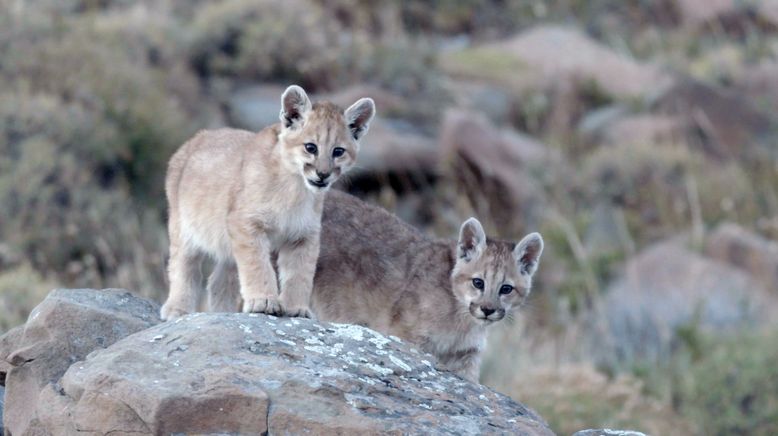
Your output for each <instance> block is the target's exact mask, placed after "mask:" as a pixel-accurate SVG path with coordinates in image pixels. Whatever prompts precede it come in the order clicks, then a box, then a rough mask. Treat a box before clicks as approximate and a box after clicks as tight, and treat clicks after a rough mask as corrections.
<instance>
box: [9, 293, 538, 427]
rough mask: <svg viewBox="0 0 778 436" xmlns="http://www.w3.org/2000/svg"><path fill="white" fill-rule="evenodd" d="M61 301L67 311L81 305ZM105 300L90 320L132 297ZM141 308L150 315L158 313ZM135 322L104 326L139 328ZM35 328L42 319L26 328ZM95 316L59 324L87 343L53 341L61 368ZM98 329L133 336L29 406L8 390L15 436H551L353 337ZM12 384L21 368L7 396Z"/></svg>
mask: <svg viewBox="0 0 778 436" xmlns="http://www.w3.org/2000/svg"><path fill="white" fill-rule="evenodd" d="M57 292H58V293H59V295H58V297H59V298H60V300H61V304H62V305H63V306H65V308H67V307H69V306H72V305H74V303H73V302H72V301H71V300H72V298H65V297H67V294H64V295H63V291H57ZM76 292H79V293H84V292H86V291H76ZM84 296H88V297H89V298H88V299H89V300H92V299H98V298H101V293H99V292H98V291H91V292H90V293H87V294H84ZM105 296H107V299H109V300H113V302H112V303H110V304H99V303H98V304H96V305H97V306H98V307H90V306H89V303H88V302H84V306H86V307H87V309H88V310H85V311H84V313H85V314H89V313H92V312H100V310H99V307H103V306H107V308H108V310H109V311H110V310H111V308H116V306H117V304H118V303H117V300H121V299H123V298H127V296H123V295H121V294H113V295H112V294H110V293H106V294H105ZM129 298H134V297H129ZM53 300H54V299H53V298H51V297H49V298H48V299H47V301H48V303H45V304H46V306H44V305H42V306H44V307H43V308H46V307H48V306H51V305H52V304H53V303H54V301H53ZM138 309H140V310H139V312H142V313H146V314H148V315H152V314H154V313H156V307H155V306H153V305H151V304H147V307H138ZM68 310H71V309H68ZM127 310H128V311H129V312H130V313H122V312H121V311H112V312H111V313H110V314H109V316H107V317H106V319H111V318H112V319H113V322H115V323H118V324H121V323H122V322H123V320H125V319H127V318H128V319H134V318H136V317H137V315H138V314H137V313H134V312H133V309H132V308H130V307H128V308H127ZM36 313H37V315H36ZM64 313H67V311H65V312H64ZM41 316H45V313H44V312H43V311H42V310H41V307H39V308H38V309H36V311H35V312H34V313H33V315H32V316H31V321H30V322H34V321H35V320H36V319H37V318H39V317H41ZM154 316H155V315H154ZM49 318H50V323H49V325H51V327H54V326H55V325H54V324H55V321H56V320H55V317H51V316H49ZM96 318H97V317H96V316H83V317H80V318H75V317H72V316H67V317H60V318H57V319H61V320H62V321H63V324H62V325H60V326H59V327H60V328H62V329H63V330H67V331H71V332H77V331H81V332H83V333H84V334H83V336H80V335H73V336H64V337H63V336H59V340H60V342H55V343H54V344H53V346H55V347H57V349H58V350H59V353H60V354H61V355H62V356H63V357H66V356H67V353H65V352H63V351H64V350H67V349H68V348H69V347H71V348H80V347H83V348H89V346H86V345H84V344H82V342H86V343H91V344H92V345H94V342H95V340H94V338H95V337H96V336H95V335H94V334H93V332H92V330H93V327H92V326H91V324H92V323H94V322H95V321H96V320H97V321H99V320H98V319H96ZM153 321H155V320H152V322H151V323H153ZM29 328H30V327H29V325H28V329H29ZM98 328H99V330H100V331H107V332H111V331H119V330H121V334H124V335H125V336H127V337H125V338H124V339H122V340H120V341H118V342H116V343H114V344H113V345H111V346H110V347H108V348H105V349H102V348H100V347H94V346H92V347H91V348H94V349H96V351H94V352H92V353H90V354H89V355H88V356H86V358H85V359H84V356H83V355H81V359H83V360H81V361H75V363H73V364H72V365H70V367H69V369H67V371H66V372H65V373H64V375H62V376H61V377H57V379H56V380H54V381H51V382H49V383H46V384H45V385H44V386H43V387H42V388H40V387H38V386H37V385H31V386H30V388H32V389H33V390H34V391H35V393H36V400H35V401H34V402H29V401H27V400H26V399H25V393H24V392H21V391H20V390H19V389H16V390H15V391H14V392H11V391H10V389H9V396H8V402H9V404H11V403H15V402H16V401H22V402H24V404H26V405H27V407H29V408H30V409H31V410H30V414H29V415H28V418H29V420H28V422H27V423H24V425H22V424H21V423H20V422H19V421H18V420H15V421H14V422H13V423H9V422H7V424H10V425H9V427H8V429H9V430H10V432H11V433H12V434H14V435H21V434H52V433H53V434H76V433H85V432H86V433H89V434H107V433H109V432H123V433H137V434H171V433H200V434H202V433H222V434H224V433H228V434H306V433H307V434H375V433H382V434H420V433H422V434H424V433H438V434H476V433H478V434H518V435H550V434H553V433H552V432H551V431H550V430H549V429H548V427H547V426H546V424H545V423H544V422H543V421H542V420H541V419H540V418H539V417H538V416H537V415H536V414H535V413H534V412H532V411H531V410H529V409H527V408H526V407H524V406H522V405H521V404H518V403H516V402H514V401H512V400H511V399H509V398H507V397H505V396H503V395H500V394H498V393H495V392H494V391H491V390H490V389H489V388H486V387H484V386H481V385H478V384H473V383H470V382H467V381H465V380H463V379H461V378H459V377H457V376H455V375H453V374H451V373H448V372H439V371H437V370H436V369H435V367H434V365H435V362H434V358H433V357H432V356H430V355H426V354H422V353H421V352H419V351H418V350H416V349H414V348H412V347H410V346H409V345H407V344H404V343H402V342H401V341H400V340H399V339H396V338H391V337H385V336H382V335H381V334H379V333H376V332H374V331H372V330H369V329H366V328H363V327H359V326H353V325H340V324H319V323H317V322H316V321H313V320H308V319H298V318H293V319H290V318H276V317H271V316H265V315H259V314H237V313H236V314H193V315H189V316H186V317H184V318H182V319H179V320H177V321H175V322H169V323H163V324H159V325H156V326H154V327H151V328H149V329H146V330H143V331H141V332H138V333H135V334H132V335H130V333H132V332H130V331H128V330H127V329H126V327H122V326H121V325H119V326H116V327H114V326H113V324H112V323H111V322H103V323H101V324H99V326H98ZM82 338H83V339H84V340H83V341H82ZM80 354H83V353H80ZM36 361H37V360H35V361H33V362H27V363H25V364H24V365H23V366H27V365H30V364H31V363H34V362H36ZM55 364H57V365H59V362H55ZM23 366H22V367H23ZM16 376H17V374H16V368H14V369H13V370H12V371H11V372H10V373H9V375H8V381H9V386H10V385H13V384H14V383H15V380H14V377H16Z"/></svg>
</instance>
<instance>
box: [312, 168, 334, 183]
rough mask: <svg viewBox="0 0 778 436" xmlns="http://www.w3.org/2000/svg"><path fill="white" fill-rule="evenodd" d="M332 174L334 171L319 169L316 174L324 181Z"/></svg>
mask: <svg viewBox="0 0 778 436" xmlns="http://www.w3.org/2000/svg"><path fill="white" fill-rule="evenodd" d="M330 174H332V173H323V172H321V171H318V170H317V171H316V175H317V176H319V180H322V181H324V180H327V178H328V177H329V176H330Z"/></svg>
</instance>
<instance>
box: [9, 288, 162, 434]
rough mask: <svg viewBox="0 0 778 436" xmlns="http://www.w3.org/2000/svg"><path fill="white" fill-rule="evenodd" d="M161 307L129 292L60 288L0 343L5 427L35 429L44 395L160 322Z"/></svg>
mask: <svg viewBox="0 0 778 436" xmlns="http://www.w3.org/2000/svg"><path fill="white" fill-rule="evenodd" d="M158 312H159V307H158V306H157V305H156V304H154V303H151V302H149V301H146V300H143V299H141V298H138V297H135V296H134V295H132V294H130V293H129V292H127V291H124V290H117V289H109V290H104V291H94V290H86V289H71V290H65V289H58V290H54V291H52V292H51V293H50V294H49V295H48V297H46V299H45V300H44V301H43V302H42V303H41V304H39V305H38V306H37V307H36V308H35V309H34V310H33V311H32V312H31V313H30V316H29V318H28V321H27V324H25V326H24V328H23V330H21V334H20V330H19V329H18V328H17V329H14V330H11V331H10V332H8V333H7V334H6V335H5V336H3V338H2V339H0V346H2V348H0V357H2V356H4V357H5V360H6V362H7V363H8V364H10V365H11V367H10V370H9V371H8V374H7V375H6V380H5V387H6V395H7V396H6V399H7V400H8V401H7V404H6V408H5V413H4V415H5V417H4V419H5V420H4V425H5V428H6V429H7V430H8V431H10V432H11V433H12V434H14V435H22V434H25V433H27V432H28V431H31V430H30V426H31V425H32V426H35V425H36V424H35V422H36V421H37V417H36V414H35V408H36V406H38V405H39V404H41V402H42V401H43V400H41V399H40V398H39V397H40V396H41V395H42V394H44V395H45V393H46V392H48V391H49V390H51V386H52V384H53V383H55V382H56V381H57V380H59V378H60V377H61V376H62V375H63V374H64V373H65V371H66V370H67V369H68V367H69V366H70V365H71V364H72V363H74V362H77V361H79V360H82V359H84V358H85V357H86V355H87V354H89V353H90V352H91V351H93V350H95V349H98V348H103V347H107V346H109V345H111V344H113V343H114V342H116V341H118V340H119V339H122V338H124V337H126V336H129V335H131V334H132V333H135V332H138V331H140V330H144V329H147V328H149V327H151V326H152V325H154V324H156V323H158V322H159V321H160V320H159V318H158V316H157V313H158Z"/></svg>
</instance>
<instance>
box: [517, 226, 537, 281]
mask: <svg viewBox="0 0 778 436" xmlns="http://www.w3.org/2000/svg"><path fill="white" fill-rule="evenodd" d="M541 253H543V237H542V236H540V233H530V234H529V235H527V236H525V237H524V239H522V240H521V242H519V243H518V244H516V248H514V249H513V257H514V258H516V262H517V263H518V265H519V270H520V271H521V273H522V274H526V275H529V276H531V275H532V274H535V271H536V270H537V269H538V263H539V262H540V255H541Z"/></svg>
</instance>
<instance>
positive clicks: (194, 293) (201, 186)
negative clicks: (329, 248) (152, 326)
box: [161, 86, 375, 320]
mask: <svg viewBox="0 0 778 436" xmlns="http://www.w3.org/2000/svg"><path fill="white" fill-rule="evenodd" d="M374 114H375V104H374V103H373V100H371V99H369V98H363V99H360V100H358V101H357V102H356V103H354V104H353V105H352V106H351V107H349V108H348V109H346V110H345V111H343V110H342V109H340V108H338V107H337V106H335V105H334V104H332V103H328V102H320V103H316V104H311V101H310V100H309V99H308V96H307V95H306V94H305V91H303V89H302V88H300V87H299V86H290V87H289V88H287V89H286V91H285V92H284V93H283V95H282V96H281V114H280V119H281V122H280V123H277V124H274V125H272V126H269V127H267V128H265V129H264V130H262V131H260V132H258V133H254V132H248V131H243V130H234V129H219V130H211V131H201V132H200V133H198V134H197V135H196V136H195V137H194V138H192V139H190V140H189V141H187V142H186V143H185V144H184V145H183V146H181V148H180V149H179V150H178V151H177V152H176V153H175V154H174V155H173V157H172V158H171V159H170V163H169V165H168V171H167V177H166V180H165V191H166V194H167V200H168V204H169V208H170V209H169V221H168V232H169V236H170V263H169V266H168V275H169V279H170V295H169V296H168V299H167V301H166V302H165V304H164V305H163V306H162V310H161V316H162V318H163V319H166V320H169V319H174V318H177V317H180V316H182V315H184V314H186V313H189V312H193V311H195V310H196V309H197V303H198V299H199V295H200V292H199V289H200V285H201V283H200V281H201V277H200V275H199V273H200V262H201V260H202V258H203V257H205V256H207V257H210V258H212V259H214V260H215V263H216V264H215V267H214V270H213V273H212V274H211V275H210V277H209V278H208V285H207V286H208V291H209V292H208V293H209V299H211V300H212V301H210V302H209V306H210V308H211V309H213V310H229V311H234V310H236V309H237V307H232V306H229V304H228V303H227V300H225V299H224V298H223V294H224V293H225V292H234V291H230V288H231V287H232V286H234V284H233V283H232V282H234V279H233V277H232V275H233V274H234V273H233V274H230V271H234V270H235V269H236V268H237V272H238V273H237V276H238V282H239V288H240V295H241V297H242V300H243V311H244V312H264V313H268V314H276V315H288V316H310V311H309V310H310V309H309V300H310V294H311V288H312V284H313V276H314V271H315V266H316V258H317V256H318V254H319V233H320V228H321V213H322V203H323V201H324V195H325V192H326V191H327V189H328V188H329V187H330V186H331V185H332V184H333V183H334V182H335V180H337V179H338V177H339V176H340V175H341V174H343V173H344V172H346V171H347V170H348V169H349V168H350V167H351V166H352V165H354V163H355V161H356V157H357V152H358V150H359V143H358V140H359V139H360V138H361V137H362V136H363V135H364V134H365V133H366V132H367V129H368V126H369V123H370V121H371V120H372V119H373V116H374ZM273 256H277V257H276V266H277V269H278V275H277V276H276V271H275V270H274V267H273V262H272V261H271V257H273ZM279 288H280V293H279ZM232 301H233V302H234V301H235V298H232Z"/></svg>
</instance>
